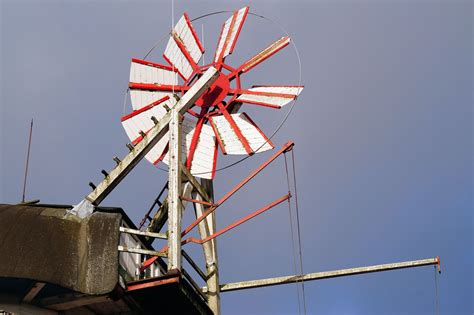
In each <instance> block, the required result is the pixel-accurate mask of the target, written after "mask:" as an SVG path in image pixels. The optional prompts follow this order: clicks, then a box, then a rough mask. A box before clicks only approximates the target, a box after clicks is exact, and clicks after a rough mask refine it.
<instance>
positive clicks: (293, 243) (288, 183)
mask: <svg viewBox="0 0 474 315" xmlns="http://www.w3.org/2000/svg"><path fill="white" fill-rule="evenodd" d="M283 156H284V157H285V172H286V183H287V185H288V194H290V193H291V184H290V175H289V172H288V161H287V159H286V152H285V153H284V154H283ZM291 212H292V211H291V202H290V198H288V215H289V217H290V232H291V247H292V248H293V251H292V252H293V268H294V272H295V275H296V274H298V266H297V264H296V256H297V254H296V247H295V243H296V240H295V232H294V231H293V215H292V214H291ZM296 296H297V298H298V314H301V305H300V304H301V302H300V301H301V298H300V290H299V286H298V281H297V282H296Z"/></svg>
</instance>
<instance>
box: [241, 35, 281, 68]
mask: <svg viewBox="0 0 474 315" xmlns="http://www.w3.org/2000/svg"><path fill="white" fill-rule="evenodd" d="M289 43H290V38H289V37H288V36H284V37H282V38H280V39H278V40H276V41H274V42H273V43H271V44H270V45H269V46H268V47H267V48H265V49H264V50H262V51H261V52H259V53H258V54H256V55H255V56H253V57H252V58H250V59H249V60H247V61H246V62H245V63H244V64H242V65H241V66H240V67H239V69H238V70H239V72H247V71H249V70H250V69H252V68H253V67H255V66H256V65H258V64H259V63H261V62H263V61H264V60H266V59H268V58H270V57H271V56H273V55H274V54H276V53H277V52H279V51H280V50H282V49H283V48H285V47H286V46H288V44H289Z"/></svg>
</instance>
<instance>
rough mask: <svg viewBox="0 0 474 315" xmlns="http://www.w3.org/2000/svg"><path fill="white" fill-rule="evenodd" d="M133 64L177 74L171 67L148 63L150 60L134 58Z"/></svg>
mask: <svg viewBox="0 0 474 315" xmlns="http://www.w3.org/2000/svg"><path fill="white" fill-rule="evenodd" d="M132 62H135V63H139V64H142V65H145V66H149V67H155V68H159V69H163V70H168V71H174V72H176V69H174V70H173V68H172V67H170V66H166V65H162V64H159V63H155V62H151V61H148V60H142V59H137V58H132Z"/></svg>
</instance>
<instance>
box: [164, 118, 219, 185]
mask: <svg viewBox="0 0 474 315" xmlns="http://www.w3.org/2000/svg"><path fill="white" fill-rule="evenodd" d="M181 130H182V132H183V141H182V144H181V149H182V155H183V159H185V157H187V156H189V151H190V148H191V143H192V139H193V135H194V132H195V130H196V122H195V121H193V120H191V119H189V118H186V117H185V118H184V120H183V124H182V129H181ZM165 137H166V135H165ZM165 137H163V138H165ZM166 139H168V138H166ZM162 162H163V163H165V164H166V165H168V153H167V152H166V154H165V155H164V156H163V158H162ZM216 162H217V143H216V138H215V136H214V131H213V130H212V127H210V126H208V125H203V126H202V129H201V132H200V134H199V140H198V143H197V145H196V148H195V150H194V155H193V158H192V161H191V169H190V172H191V174H192V175H194V176H196V177H200V178H206V179H213V178H214V174H215V171H216Z"/></svg>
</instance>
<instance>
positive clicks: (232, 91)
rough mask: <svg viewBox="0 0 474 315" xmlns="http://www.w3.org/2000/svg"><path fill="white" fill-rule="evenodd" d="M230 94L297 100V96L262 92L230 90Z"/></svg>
mask: <svg viewBox="0 0 474 315" xmlns="http://www.w3.org/2000/svg"><path fill="white" fill-rule="evenodd" d="M228 94H247V95H261V96H271V97H282V98H289V99H292V100H294V99H295V98H296V95H295V94H285V93H273V92H260V91H250V90H241V89H230V90H229V92H228Z"/></svg>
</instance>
